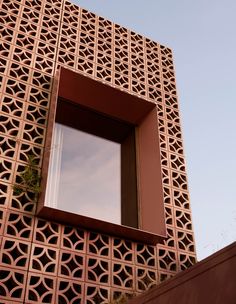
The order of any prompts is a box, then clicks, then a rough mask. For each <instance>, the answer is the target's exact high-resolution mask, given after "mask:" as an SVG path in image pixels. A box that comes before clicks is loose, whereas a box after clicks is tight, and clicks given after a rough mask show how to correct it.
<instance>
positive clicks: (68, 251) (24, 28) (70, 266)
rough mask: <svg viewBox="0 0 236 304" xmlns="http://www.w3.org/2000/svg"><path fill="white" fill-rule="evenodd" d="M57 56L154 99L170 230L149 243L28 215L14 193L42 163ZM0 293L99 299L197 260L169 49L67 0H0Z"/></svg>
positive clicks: (44, 299)
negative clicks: (31, 163) (30, 160)
mask: <svg viewBox="0 0 236 304" xmlns="http://www.w3.org/2000/svg"><path fill="white" fill-rule="evenodd" d="M59 66H64V67H66V68H68V69H71V70H73V71H76V72H78V73H81V74H83V75H86V76H88V77H91V78H93V79H95V80H97V81H100V82H104V83H106V84H107V85H110V86H112V87H115V88H118V89H120V90H123V91H125V92H127V93H128V94H133V95H136V96H139V97H141V98H143V99H145V100H147V101H152V102H154V103H155V104H156V109H157V112H158V129H159V142H160V149H161V168H162V183H163V191H164V204H165V221H166V226H167V234H168V237H167V239H166V240H165V241H164V243H163V244H158V245H157V246H151V245H145V244H140V243H137V242H132V241H129V240H125V239H119V238H117V237H113V236H112V235H103V234H99V233H97V232H90V231H86V230H83V229H82V230H81V229H79V228H74V227H69V226H65V225H61V224H58V223H56V222H55V223H53V222H50V221H45V220H43V219H40V218H37V216H35V211H36V204H35V201H34V197H33V196H32V193H30V191H28V192H26V193H24V192H23V193H16V192H15V191H13V188H12V185H13V184H14V183H15V181H18V180H19V178H20V174H21V172H23V170H24V168H25V166H26V163H27V155H29V154H30V155H33V156H34V157H35V168H36V169H37V170H39V171H40V170H41V166H42V155H43V149H44V144H45V134H46V128H47V118H48V111H49V107H50V100H51V95H52V83H53V78H54V75H55V73H56V70H57V69H58V67H59ZM0 248H1V249H0V302H1V303H27V304H29V303H66V304H67V303H91V304H92V303H94V304H95V303H106V302H107V301H108V300H111V299H113V298H119V297H121V295H122V294H126V295H127V296H131V295H132V294H133V293H137V294H138V293H141V292H143V291H144V290H146V289H148V288H150V287H152V286H153V285H155V284H158V283H160V282H161V281H164V280H166V279H167V278H169V277H171V276H173V275H174V274H175V273H176V272H178V271H180V270H184V269H186V268H188V267H189V266H191V265H192V264H194V263H195V261H196V255H195V248H194V235H193V231H192V221H191V210H190V203H189V193H188V185H187V176H186V167H185V158H184V154H183V139H182V135H181V125H180V118H179V110H178V98H177V93H176V85H175V74H174V67H173V58H172V52H171V50H170V49H169V48H167V47H164V46H162V45H160V44H158V43H156V42H154V41H151V40H150V39H148V38H145V37H143V36H141V35H139V34H136V33H134V32H132V31H130V30H128V29H126V28H123V27H121V26H120V25H117V24H114V23H112V22H110V21H108V20H105V19H104V18H102V17H99V16H96V15H95V14H93V13H90V12H88V11H86V10H84V9H81V8H79V7H78V6H76V5H74V4H71V3H70V2H69V1H67V0H0Z"/></svg>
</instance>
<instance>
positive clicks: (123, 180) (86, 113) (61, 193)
mask: <svg viewBox="0 0 236 304" xmlns="http://www.w3.org/2000/svg"><path fill="white" fill-rule="evenodd" d="M134 146H135V141H134V125H132V124H128V123H127V122H123V121H120V120H117V119H114V118H111V117H107V116H104V115H102V114H101V113H98V112H95V111H93V110H90V109H88V108H86V107H81V106H80V105H77V104H74V103H71V102H69V101H65V100H62V99H59V100H58V102H57V110H56V118H55V124H54V130H53V136H52V144H51V148H50V150H51V154H50V162H49V171H48V179H47V186H46V197H45V201H46V202H47V204H48V205H49V206H53V208H56V209H60V210H64V211H68V212H73V213H78V214H80V215H84V216H89V217H92V218H96V219H100V220H105V221H108V222H112V223H116V224H123V225H127V226H131V227H136V228H137V227H138V225H137V195H136V192H137V188H136V184H137V181H136V161H135V147H134ZM122 206H123V208H122ZM128 206H129V208H131V209H132V216H130V217H129V216H128V214H127V212H126V209H128V208H127V207H128ZM122 211H123V215H122Z"/></svg>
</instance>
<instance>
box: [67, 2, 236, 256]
mask: <svg viewBox="0 0 236 304" xmlns="http://www.w3.org/2000/svg"><path fill="white" fill-rule="evenodd" d="M71 2H73V3H75V4H77V5H79V6H81V7H83V8H85V9H87V10H89V11H92V12H94V13H96V14H98V15H100V16H103V17H105V18H107V19H109V20H111V21H113V22H115V23H118V24H120V25H122V26H124V27H127V28H129V29H131V30H133V31H135V32H137V33H139V34H142V35H144V36H146V37H148V38H150V39H152V40H155V41H157V42H159V43H160V44H162V45H166V46H168V47H170V48H171V49H172V50H173V53H174V64H175V71H176V81H177V91H178V96H179V104H180V114H181V122H182V132H183V137H184V148H185V157H186V163H187V173H188V183H189V189H190V197H191V208H192V215H193V226H194V232H195V241H196V249H197V256H198V259H199V260H201V259H203V258H205V257H207V256H208V255H210V254H212V253H213V252H215V251H217V250H219V249H221V248H222V247H224V246H226V245H228V244H230V243H232V242H233V241H235V240H236V204H235V200H236V199H235V197H236V174H235V172H236V137H235V130H236V119H235V117H236V102H235V98H236V73H235V71H236V34H235V30H236V18H235V12H236V1H235V0H225V1H222V0H207V1H206V0H198V1H194V0H178V1H176V0H165V1H160V0H146V1H141V0H119V1H111V0H109V1H108V0H72V1H71Z"/></svg>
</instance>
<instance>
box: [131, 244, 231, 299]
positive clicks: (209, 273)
mask: <svg viewBox="0 0 236 304" xmlns="http://www.w3.org/2000/svg"><path fill="white" fill-rule="evenodd" d="M235 283H236V242H235V243H233V244H231V245H230V246H227V247H226V248H224V249H222V250H220V251H219V252H217V253H215V254H213V255H212V256H210V257H208V258H207V259H205V260H203V261H201V262H199V263H197V264H196V265H194V266H192V267H191V268H190V269H188V270H186V271H184V272H182V273H180V274H178V275H176V276H175V277H174V278H172V279H170V280H169V281H167V282H164V283H162V284H161V285H160V286H157V287H154V288H153V289H152V290H150V291H149V292H146V293H145V294H143V295H142V296H139V297H137V298H134V299H133V300H132V301H130V302H129V303H130V304H144V303H145V304H169V303H175V304H190V303H191V304H205V303H206V304H223V303H224V304H235V303H236V288H235Z"/></svg>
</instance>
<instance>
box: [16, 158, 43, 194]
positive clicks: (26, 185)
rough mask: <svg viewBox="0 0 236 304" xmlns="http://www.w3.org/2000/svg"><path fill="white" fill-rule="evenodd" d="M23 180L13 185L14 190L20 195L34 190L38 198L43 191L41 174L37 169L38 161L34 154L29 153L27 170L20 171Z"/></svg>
mask: <svg viewBox="0 0 236 304" xmlns="http://www.w3.org/2000/svg"><path fill="white" fill-rule="evenodd" d="M20 179H21V181H20V182H19V183H15V184H14V185H13V190H14V193H15V194H16V195H20V194H22V193H25V192H27V191H30V192H33V193H34V194H35V195H34V198H35V199H36V198H37V196H38V194H39V193H40V192H41V188H40V181H41V176H40V174H39V172H38V170H37V169H36V161H35V156H34V155H27V165H26V167H25V170H24V171H23V172H22V173H20Z"/></svg>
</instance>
